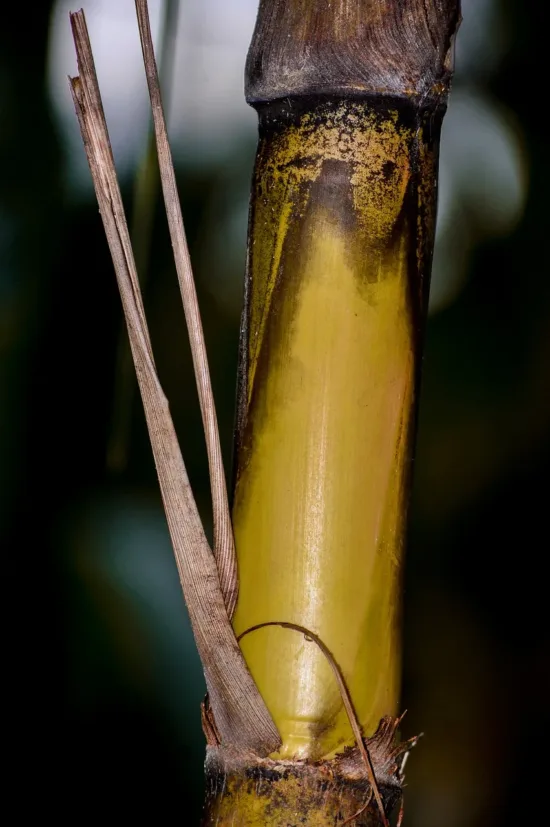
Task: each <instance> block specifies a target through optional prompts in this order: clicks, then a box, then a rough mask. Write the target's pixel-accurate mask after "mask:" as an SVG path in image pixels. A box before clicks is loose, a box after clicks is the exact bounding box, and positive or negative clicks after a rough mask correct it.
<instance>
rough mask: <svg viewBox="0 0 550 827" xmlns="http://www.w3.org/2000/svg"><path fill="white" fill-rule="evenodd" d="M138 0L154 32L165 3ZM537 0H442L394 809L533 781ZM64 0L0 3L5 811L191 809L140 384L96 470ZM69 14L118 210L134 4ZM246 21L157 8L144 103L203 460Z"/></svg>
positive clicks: (161, 266)
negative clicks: (205, 394) (196, 331)
mask: <svg viewBox="0 0 550 827" xmlns="http://www.w3.org/2000/svg"><path fill="white" fill-rule="evenodd" d="M150 5H151V12H152V17H153V24H154V29H155V31H156V32H157V38H158V39H160V40H163V36H162V34H160V33H161V32H162V20H163V19H165V18H163V14H165V9H164V7H163V4H162V3H161V2H160V0H158V1H157V2H151V4H150ZM177 5H178V4H177V3H176V4H174V3H173V0H172V3H171V9H169V11H172V12H173V11H174V6H177ZM543 6H544V4H540V3H537V2H536V0H531V2H525V0H475V1H474V0H468V1H467V2H464V5H463V9H464V17H465V20H464V24H463V27H462V29H461V31H460V34H459V38H458V46H457V77H456V83H455V86H454V89H453V94H452V96H451V102H450V108H449V113H448V115H447V120H446V123H445V128H444V133H443V147H442V166H441V191H440V221H439V229H438V246H437V253H436V258H435V263H434V279H433V292H432V305H431V315H430V321H429V327H428V334H427V344H426V354H425V361H424V382H423V390H422V402H421V414H420V430H419V440H418V450H417V458H416V463H415V488H414V497H413V508H412V517H411V534H410V542H409V549H408V556H407V570H406V593H405V661H404V684H403V708H408V709H409V713H408V716H407V718H406V721H405V734H406V735H411V734H413V733H416V732H419V731H423V732H425V733H426V735H425V738H424V739H423V740H422V741H421V743H420V745H419V747H418V749H416V750H415V751H414V755H413V756H412V757H411V760H410V762H409V765H408V774H407V779H408V784H409V786H408V790H407V794H406V802H407V824H409V825H410V827H415V825H416V826H417V827H441V825H445V827H477V826H478V825H479V827H481V825H483V827H505V825H512V824H514V825H515V824H517V823H519V822H520V821H523V820H527V812H526V808H527V807H530V806H532V804H531V795H530V793H531V789H532V788H535V789H536V787H537V785H538V784H539V780H538V779H539V777H540V776H542V779H543V783H544V778H545V776H544V773H545V762H546V743H547V740H548V736H549V735H550V732H549V729H550V728H549V712H548V698H549V689H550V686H549V684H550V681H549V674H550V672H549V657H548V655H549V627H548V620H547V607H546V599H547V598H546V597H545V595H546V593H547V584H546V578H545V576H544V571H545V569H544V559H545V557H546V554H547V551H548V538H547V520H548V518H547V514H548V512H547V509H548V503H547V500H548V474H549V470H550V451H549V448H550V368H549V365H550V272H549V263H550V261H549V249H550V247H549V245H548V240H547V239H545V237H544V236H545V235H547V234H548V231H549V229H550V228H549V226H548V206H547V200H548V192H549V191H550V163H549V161H548V129H547V126H546V105H545V101H544V96H543V91H542V90H543V89H544V81H545V75H544V74H543V72H542V68H543V66H542V62H543V56H544V54H545V50H546V49H547V26H546V25H545V22H544V21H543V14H542V9H543ZM77 7H78V6H74V7H73V6H72V5H71V4H69V3H67V2H65V0H60V2H57V3H53V2H49V0H41V2H40V3H36V4H35V5H34V6H33V7H32V9H31V8H30V6H28V5H27V4H17V3H11V4H7V5H6V8H5V10H3V24H2V26H1V27H0V106H1V108H2V114H1V125H0V162H1V169H2V174H1V176H0V547H1V549H2V559H3V560H4V561H5V562H6V564H7V567H6V575H5V576H4V578H3V582H4V604H5V606H6V608H7V615H6V621H5V629H6V633H5V636H4V637H5V639H6V641H7V643H8V646H7V650H8V652H9V654H6V663H7V670H6V673H7V677H5V678H4V683H5V686H6V688H7V689H8V700H7V701H6V706H5V711H6V712H5V715H6V724H7V728H8V729H10V730H12V731H13V733H14V737H13V746H11V743H12V742H11V739H10V747H9V749H8V755H9V761H10V763H11V764H12V767H13V768H15V776H16V778H17V779H18V780H17V781H16V782H15V783H16V788H17V789H18V790H19V793H18V796H19V802H20V803H19V808H20V809H19V812H20V813H24V812H31V810H32V809H33V807H39V808H40V810H41V812H42V813H43V814H53V815H55V816H56V817H57V819H58V821H60V822H63V821H67V820H69V819H72V820H77V819H78V820H79V821H85V820H86V818H89V820H91V819H92V818H97V817H102V818H105V817H110V816H122V817H123V818H127V819H128V820H129V819H130V818H134V817H136V816H138V817H139V816H142V817H144V818H146V817H149V816H153V817H155V818H156V820H157V821H158V822H162V821H163V820H164V819H165V818H167V817H168V816H169V815H171V814H174V815H176V814H179V816H178V817H179V818H180V820H181V819H182V818H183V823H185V824H186V823H189V824H192V823H197V819H198V813H199V811H200V807H201V804H202V760H203V755H204V740H203V736H202V733H201V730H200V723H199V715H198V705H199V702H200V700H201V697H202V694H203V684H202V676H201V672H200V668H199V664H198V660H197V656H196V654H195V651H194V646H193V641H192V638H191V634H190V631H189V627H188V621H187V617H186V613H185V609H184V606H183V602H182V599H181V597H180V592H179V584H178V580H177V574H176V570H175V565H174V563H173V561H172V556H171V549H170V544H169V540H168V536H167V531H166V527H165V522H164V518H163V514H162V509H161V504H160V498H159V493H158V487H157V482H156V478H155V472H154V467H153V463H152V458H151V451H150V447H149V443H148V438H147V434H146V430H145V426H144V418H143V413H142V409H141V403H140V402H139V400H138V399H137V398H135V399H134V404H133V406H132V409H131V410H132V415H131V418H130V427H129V429H128V431H127V433H126V432H124V430H123V431H122V432H121V433H122V436H121V438H120V441H119V444H118V448H119V449H120V450H122V455H123V456H124V451H125V446H126V449H127V450H126V454H127V461H126V462H125V463H124V462H122V463H120V462H119V466H118V468H114V467H113V465H112V464H111V468H109V467H108V465H107V462H106V456H107V449H108V445H109V443H110V440H111V441H112V435H113V422H114V420H116V410H115V409H116V406H117V404H119V403H117V401H116V398H115V394H114V389H115V386H116V385H117V379H116V377H117V367H116V366H117V349H118V347H119V340H120V330H121V314H120V306H119V299H118V295H117V291H116V286H115V279H114V275H113V272H112V266H111V263H110V260H109V256H108V251H107V246H106V243H105V241H104V236H103V231H102V227H101V222H100V219H99V215H98V210H97V206H96V204H95V200H94V198H93V195H92V191H91V186H90V182H89V174H88V171H87V168H86V166H85V160H84V155H83V151H82V148H81V146H80V144H79V139H78V136H77V135H76V131H75V126H76V124H75V121H74V115H73V114H72V112H71V110H70V100H69V98H68V94H67V91H66V75H67V74H69V73H71V74H75V73H76V70H75V61H74V57H73V52H72V43H71V39H70V33H69V26H68V20H67V11H68V9H69V8H77ZM84 7H85V10H86V12H87V14H88V22H89V26H90V33H91V37H92V44H93V46H94V50H95V51H96V56H97V64H98V72H99V76H100V83H101V86H102V90H103V93H104V96H105V103H106V110H107V118H108V121H109V124H110V127H111V129H112V136H113V144H114V148H115V154H116V157H117V162H118V164H119V169H120V170H121V176H122V182H123V189H124V195H125V198H126V202H127V204H128V207H129V208H130V206H131V204H132V197H133V186H134V185H133V182H134V180H135V178H136V173H137V169H138V168H139V165H140V164H142V163H143V161H142V158H143V154H144V143H145V136H146V132H147V106H146V91H145V82H144V78H143V73H142V70H141V66H140V62H139V42H138V35H137V28H136V25H135V21H134V4H133V3H132V2H131V0H116V2H115V0H111V2H107V0H88V2H87V3H85V4H84ZM176 10H177V9H176ZM254 15H255V0H234V2H233V3H226V2H222V0H202V2H198V1H197V2H194V0H193V2H192V0H181V3H180V4H179V20H178V23H177V26H176V25H175V23H174V20H172V22H171V23H170V24H169V25H168V27H167V28H165V34H164V45H165V50H166V54H168V55H170V49H169V47H170V44H171V46H172V47H175V51H174V54H175V64H174V65H175V69H174V83H173V84H172V86H173V88H172V92H171V101H172V104H171V106H170V108H169V117H170V124H171V132H172V136H173V145H174V153H175V157H176V160H177V164H178V175H179V185H180V192H181V196H182V203H183V209H184V216H185V220H186V226H187V233H188V237H189V243H190V247H191V253H192V258H193V262H194V265H195V273H196V278H197V284H198V291H199V298H200V303H201V309H202V313H203V319H204V326H205V331H206V336H207V341H208V345H209V354H210V362H211V369H212V375H213V383H214V389H215V393H216V397H217V402H218V412H219V419H220V424H221V430H222V440H223V445H224V450H225V456H226V460H227V464H228V466H229V463H230V459H231V436H232V418H233V409H234V390H235V371H236V355H237V335H238V325H239V310H240V301H241V289H242V288H241V285H242V276H243V268H244V251H245V235H246V209H247V197H248V186H249V181H250V174H251V167H252V163H253V157H254V148H255V116H254V113H253V112H251V111H249V110H248V109H247V108H246V106H245V104H244V102H243V100H242V73H243V66H244V58H245V54H246V48H247V44H248V40H249V38H250V35H251V30H252V26H253V21H254ZM169 64H170V60H168V62H167V65H168V66H169ZM156 206H157V209H156V211H155V216H154V223H153V234H152V242H151V258H150V261H151V266H150V267H149V276H148V281H147V286H146V291H145V294H146V306H147V312H148V316H149V321H150V326H151V328H152V336H153V344H154V348H155V354H156V358H157V363H158V365H159V369H160V373H161V379H162V381H163V384H164V386H165V390H166V392H167V395H168V397H169V399H170V401H171V407H172V412H173V415H174V418H175V421H176V425H177V429H178V433H179V435H180V439H181V444H182V449H183V454H184V457H185V460H186V463H187V466H188V470H189V474H190V477H191V480H192V483H193V486H194V490H195V492H196V495H197V498H198V500H199V502H200V504H201V507H202V509H203V513H204V518H205V522H206V523H208V522H209V519H210V518H209V495H208V478H207V473H206V460H205V451H204V444H203V439H202V436H201V428H200V417H199V412H198V405H197V401H196V395H195V390H194V381H193V378H192V372H191V364H190V356H189V351H188V345H187V340H186V335H185V331H184V324H183V314H182V312H181V310H180V303H179V295H178V288H177V282H176V278H175V272H174V268H173V264H172V262H171V258H170V245H169V241H168V235H167V230H166V225H165V220H164V218H163V214H162V211H161V209H160V208H158V207H160V203H159V204H157V205H156ZM114 411H115V413H114ZM545 549H546V550H547V551H545ZM27 783H28V786H26V784H27ZM21 785H23V786H21ZM531 815H532V817H533V818H534V820H536V821H537V820H538V819H539V816H538V814H537V812H536V811H535V812H533V813H532V814H531Z"/></svg>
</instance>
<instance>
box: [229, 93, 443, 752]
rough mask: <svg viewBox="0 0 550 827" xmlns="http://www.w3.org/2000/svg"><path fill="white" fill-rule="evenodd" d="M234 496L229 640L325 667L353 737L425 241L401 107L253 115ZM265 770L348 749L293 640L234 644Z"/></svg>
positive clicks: (343, 724)
mask: <svg viewBox="0 0 550 827" xmlns="http://www.w3.org/2000/svg"><path fill="white" fill-rule="evenodd" d="M260 124H261V126H260V138H261V140H260V147H259V151H258V156H257V161H256V169H255V176H254V183H253V195H252V209H251V224H250V238H251V244H250V247H249V261H248V274H247V302H246V309H245V321H244V325H243V340H242V352H241V371H242V375H241V387H240V399H239V423H238V435H237V448H238V450H237V471H236V484H235V492H234V508H233V519H234V530H235V539H236V545H237V555H238V564H239V575H240V597H239V602H238V605H237V611H236V614H235V618H234V627H235V631H236V633H237V634H240V633H241V632H243V631H244V630H245V629H247V628H248V627H250V626H253V625H255V624H259V623H262V622H265V621H270V620H283V621H290V622H293V623H297V624H300V625H302V626H305V627H307V628H308V629H310V630H311V631H313V632H315V633H316V634H317V635H319V637H320V638H321V639H322V640H323V641H324V643H325V644H326V645H327V646H328V648H329V649H330V650H331V652H332V654H333V656H334V658H335V659H336V661H337V663H338V664H339V666H340V668H341V670H342V673H343V675H344V678H345V680H346V682H347V685H348V687H349V690H350V693H351V697H352V699H353V702H354V705H355V708H356V710H357V713H358V716H359V720H360V722H361V724H362V726H363V729H364V732H365V734H371V733H372V732H373V731H374V730H375V729H376V727H377V725H378V723H379V721H380V719H381V718H382V717H383V716H385V715H394V714H396V712H397V707H398V691H399V681H400V668H399V667H400V660H401V655H400V636H399V613H400V577H401V562H402V554H403V535H404V528H405V520H406V504H407V498H408V484H409V478H410V461H411V448H412V438H413V431H414V428H413V425H414V407H415V404H414V403H415V397H416V384H417V383H416V380H417V376H418V358H419V345H420V331H421V327H422V319H423V314H424V296H425V288H426V284H425V282H426V279H425V278H424V273H425V271H426V269H427V264H429V254H430V251H431V242H432V232H433V211H434V198H433V192H434V186H433V184H434V174H435V149H434V148H433V147H434V146H435V141H434V140H433V138H434V136H432V135H431V128H432V125H431V122H430V121H429V120H426V121H425V122H424V121H423V119H422V118H421V117H419V116H413V114H411V112H409V111H408V109H407V106H406V104H404V103H403V102H395V103H394V104H392V103H391V101H390V102H389V103H386V104H385V105H384V106H383V107H380V106H377V107H376V108H375V107H374V106H373V105H372V104H370V103H369V102H368V101H353V100H347V101H346V100H340V102H335V103H331V102H330V101H328V100H325V101H323V100H317V101H316V100H309V99H304V100H302V101H299V100H298V101H297V102H296V99H295V100H294V101H292V103H290V102H289V103H288V104H285V103H284V102H278V103H276V104H275V105H274V104H273V103H272V104H270V106H269V107H266V108H265V109H264V110H263V111H262V109H261V108H260ZM242 648H243V651H244V654H245V658H246V660H247V663H248V665H249V667H250V669H251V671H252V674H253V676H254V678H255V680H256V682H257V684H258V687H259V689H260V692H261V694H262V696H263V698H264V700H265V701H266V703H267V706H268V708H269V710H270V712H271V714H272V715H273V718H274V720H275V723H276V725H277V727H278V729H279V731H280V733H281V737H282V741H283V743H282V747H281V749H280V752H279V753H278V756H279V757H282V758H295V757H299V758H310V759H318V758H322V757H324V758H326V757H330V756H332V755H333V754H334V753H335V751H336V750H338V749H339V748H341V747H342V746H343V745H347V744H352V743H353V736H352V733H351V729H350V726H349V722H348V720H347V716H346V713H345V710H344V708H343V705H342V701H341V697H340V694H339V691H338V687H337V686H336V683H335V681H334V678H333V675H332V672H331V669H330V666H329V664H328V663H327V662H326V660H325V659H324V658H323V656H322V654H321V653H320V652H319V650H318V649H317V647H316V646H314V645H312V644H311V643H310V642H308V640H307V639H304V638H303V637H302V636H300V635H297V634H296V633H293V632H291V631H288V630H285V629H278V628H269V629H263V630H260V631H258V632H255V633H254V634H253V635H249V636H248V637H247V638H246V639H245V640H243V642H242Z"/></svg>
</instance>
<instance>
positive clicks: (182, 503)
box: [70, 11, 280, 755]
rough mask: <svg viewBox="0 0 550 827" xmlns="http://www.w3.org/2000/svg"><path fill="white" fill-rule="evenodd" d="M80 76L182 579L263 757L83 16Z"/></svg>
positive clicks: (213, 668) (75, 84) (201, 635)
mask: <svg viewBox="0 0 550 827" xmlns="http://www.w3.org/2000/svg"><path fill="white" fill-rule="evenodd" d="M71 25H72V29H73V37H74V41H75V46H76V51H77V59H78V69H79V73H80V76H79V77H76V78H72V79H70V84H71V91H72V95H73V101H74V104H75V109H76V113H77V117H78V121H79V124H80V129H81V132H82V137H83V140H84V146H85V149H86V154H87V157H88V162H89V164H90V170H91V173H92V178H93V182H94V188H95V191H96V196H97V199H98V203H99V208H100V212H101V217H102V220H103V225H104V228H105V233H106V236H107V241H108V244H109V249H110V251H111V256H112V259H113V264H114V268H115V272H116V276H117V281H118V285H119V290H120V295H121V298H122V304H123V308H124V315H125V318H126V323H127V327H128V334H129V337H130V346H131V349H132V356H133V359H134V363H135V367H136V373H137V378H138V384H139V388H140V391H141V396H142V400H143V406H144V409H145V416H146V419H147V426H148V429H149V435H150V438H151V445H152V448H153V455H154V458H155V464H156V468H157V473H158V477H159V482H160V489H161V493H162V498H163V502H164V508H165V511H166V517H167V521H168V527H169V530H170V536H171V539H172V544H173V547H174V553H175V557H176V562H177V566H178V571H179V576H180V580H181V584H182V588H183V593H184V596H185V601H186V603H187V608H188V611H189V617H190V620H191V625H192V628H193V632H194V635H195V641H196V643H197V648H198V651H199V655H200V657H201V661H202V665H203V669H204V674H205V678H206V683H207V687H208V692H209V695H210V702H211V705H212V710H213V713H214V716H215V720H216V726H217V728H218V730H219V732H220V735H221V738H222V741H223V742H224V743H226V744H232V745H234V746H236V747H239V748H241V749H245V750H251V751H253V752H255V753H257V754H259V755H266V754H268V753H269V752H272V751H273V750H274V749H276V748H277V747H278V745H279V743H280V738H279V734H278V732H277V729H276V727H275V725H274V723H273V721H272V719H271V716H270V714H269V712H268V710H267V708H266V706H265V704H264V702H263V700H262V697H261V695H260V694H259V692H258V689H257V687H256V685H255V683H254V681H253V679H252V676H251V675H250V672H249V671H248V668H247V666H246V663H245V661H244V659H243V656H242V653H241V650H240V649H239V646H238V644H237V641H236V640H235V636H234V634H233V630H232V628H231V624H230V621H229V618H228V615H227V611H226V608H225V603H224V598H223V595H222V591H221V588H220V580H219V576H218V571H217V568H216V561H215V559H214V557H213V555H212V553H211V550H210V547H209V545H208V542H207V540H206V537H205V534H204V530H203V527H202V524H201V521H200V517H199V513H198V510H197V506H196V503H195V501H194V498H193V494H192V491H191V487H190V485H189V480H188V477H187V472H186V469H185V465H184V462H183V458H182V456H181V451H180V448H179V444H178V441H177V437H176V434H175V431H174V426H173V423H172V418H171V416H170V411H169V407H168V401H167V399H166V397H165V395H164V393H163V391H162V388H161V386H160V382H159V379H158V376H157V372H156V368H155V363H154V359H153V352H152V348H151V342H150V337H149V332H148V328H147V322H146V319H145V312H144V309H143V302H142V298H141V292H140V288H139V282H138V278H137V273H136V268H135V262H134V256H133V252H132V247H131V243H130V236H129V232H128V226H127V223H126V217H125V214H124V207H123V204H122V198H121V194H120V188H119V185H118V180H117V176H116V171H115V166H114V160H113V154H112V151H111V145H110V141H109V136H108V132H107V125H106V123H105V116H104V113H103V106H102V102H101V96H100V92H99V87H98V83H97V77H96V73H95V67H94V60H93V55H92V51H91V46H90V41H89V37H88V31H87V27H86V21H85V17H84V13H83V12H82V11H80V12H77V13H76V14H72V15H71Z"/></svg>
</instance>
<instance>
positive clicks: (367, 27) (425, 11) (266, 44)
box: [246, 0, 460, 103]
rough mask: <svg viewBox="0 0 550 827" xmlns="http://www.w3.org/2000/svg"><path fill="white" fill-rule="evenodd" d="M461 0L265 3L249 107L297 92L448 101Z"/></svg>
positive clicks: (251, 57)
mask: <svg viewBox="0 0 550 827" xmlns="http://www.w3.org/2000/svg"><path fill="white" fill-rule="evenodd" d="M459 22H460V0H260V9H259V12H258V19H257V22H256V28H255V31H254V35H253V38H252V43H251V46H250V50H249V53H248V59H247V65H246V97H247V100H248V101H249V103H256V102H261V101H269V100H275V99H277V98H283V97H287V96H295V95H318V94H321V95H335V94H344V95H361V96H363V95H368V96H371V95H392V96H407V97H409V98H413V99H418V101H419V102H420V101H421V102H424V101H425V102H429V101H430V98H434V99H435V100H437V101H441V100H442V99H443V100H444V99H445V97H446V93H447V90H448V87H449V82H450V77H451V73H452V51H453V39H454V35H455V33H456V30H457V28H458V24H459Z"/></svg>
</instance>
